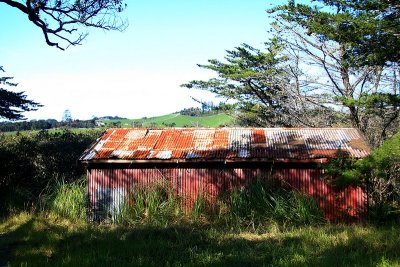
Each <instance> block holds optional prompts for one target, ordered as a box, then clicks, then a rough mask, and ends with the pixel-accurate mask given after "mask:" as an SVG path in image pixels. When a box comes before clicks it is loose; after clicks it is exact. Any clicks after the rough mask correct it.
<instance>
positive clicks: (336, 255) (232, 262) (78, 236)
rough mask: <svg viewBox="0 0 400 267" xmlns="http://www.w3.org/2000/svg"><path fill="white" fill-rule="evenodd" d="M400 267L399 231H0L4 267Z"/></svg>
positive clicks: (35, 221)
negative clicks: (257, 232)
mask: <svg viewBox="0 0 400 267" xmlns="http://www.w3.org/2000/svg"><path fill="white" fill-rule="evenodd" d="M7 263H8V266H118V267H122V266H400V229H399V227H397V226H396V227H383V228H377V227H373V226H355V225H348V226H344V225H325V226H320V227H303V228H298V229H292V230H290V229H289V230H285V231H279V230H278V229H277V228H276V227H275V228H273V227H272V228H271V230H270V231H268V232H265V233H260V234H253V233H248V232H244V233H235V232H234V231H232V230H229V231H227V230H221V229H219V228H215V227H212V226H210V225H191V224H190V223H180V224H179V225H175V226H168V227H158V228H157V227H152V226H143V225H142V226H135V227H133V226H131V227H123V226H118V227H117V226H110V225H98V224H86V223H83V222H81V223H72V222H71V221H68V220H65V219H60V218H57V217H54V216H45V215H40V216H33V215H30V214H26V213H21V214H19V215H16V216H13V217H11V218H9V219H7V220H4V221H2V222H1V223H0V266H3V265H7Z"/></svg>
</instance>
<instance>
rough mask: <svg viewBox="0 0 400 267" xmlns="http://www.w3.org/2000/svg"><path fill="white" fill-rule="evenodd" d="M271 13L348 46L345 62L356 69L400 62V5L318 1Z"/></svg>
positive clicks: (373, 0)
mask: <svg viewBox="0 0 400 267" xmlns="http://www.w3.org/2000/svg"><path fill="white" fill-rule="evenodd" d="M313 2H314V5H312V6H311V5H307V4H296V3H295V1H294V0H290V1H289V2H288V4H286V5H282V6H278V7H276V8H273V9H271V10H269V11H270V12H272V13H273V12H276V11H279V12H281V18H283V19H285V20H286V21H290V22H294V23H296V24H299V25H301V26H302V27H303V28H304V29H306V30H307V33H308V34H316V35H318V36H319V37H320V38H321V39H325V40H333V41H336V42H338V43H341V44H345V45H344V51H343V52H344V54H343V59H344V60H346V62H347V63H349V64H353V65H358V66H360V65H370V66H371V65H385V64H390V63H393V62H396V63H399V60H400V4H399V3H398V1H384V0H356V1H354V0H316V1H313Z"/></svg>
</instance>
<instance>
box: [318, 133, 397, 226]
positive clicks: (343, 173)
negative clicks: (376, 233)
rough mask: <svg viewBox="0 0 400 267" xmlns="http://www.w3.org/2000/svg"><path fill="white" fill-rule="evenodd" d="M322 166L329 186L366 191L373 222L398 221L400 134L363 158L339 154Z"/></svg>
mask: <svg viewBox="0 0 400 267" xmlns="http://www.w3.org/2000/svg"><path fill="white" fill-rule="evenodd" d="M323 167H324V168H325V169H326V170H327V171H326V175H327V177H329V179H330V180H329V182H331V184H332V185H334V186H338V187H343V186H348V185H350V184H351V185H360V186H363V187H364V188H365V189H366V190H367V193H368V200H369V202H368V203H369V214H370V219H371V221H372V222H378V223H385V222H390V221H397V222H400V133H398V134H396V135H394V136H393V137H392V138H391V139H389V140H386V141H385V142H384V143H383V144H382V146H380V147H378V148H377V149H375V150H374V151H373V152H372V153H371V155H370V156H368V157H366V158H364V159H362V160H355V159H352V158H349V157H347V156H346V155H342V156H341V157H339V158H337V159H334V160H332V161H331V162H330V163H329V164H327V165H324V166H323Z"/></svg>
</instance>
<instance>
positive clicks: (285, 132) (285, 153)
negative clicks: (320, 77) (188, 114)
mask: <svg viewBox="0 0 400 267" xmlns="http://www.w3.org/2000/svg"><path fill="white" fill-rule="evenodd" d="M339 150H341V151H343V152H344V153H348V154H349V155H350V156H352V157H356V158H362V157H365V156H367V155H368V154H369V147H368V145H367V144H366V143H365V141H364V140H363V138H362V136H361V135H360V133H359V132H358V131H357V130H356V129H352V128H217V129H210V128H168V129H155V130H151V129H140V128H130V129H120V128H118V129H109V130H107V131H106V132H105V133H104V134H103V136H102V137H101V138H100V139H99V140H98V141H97V142H96V144H95V145H93V146H92V147H91V148H90V149H88V150H87V151H86V152H85V153H84V154H83V155H82V157H81V158H80V160H82V161H95V160H106V159H126V160H149V161H151V160H175V159H177V160H178V159H184V160H192V159H196V160H210V159H241V160H246V159H272V160H275V159H289V160H290V159H318V158H331V157H335V156H336V155H337V153H338V151H339Z"/></svg>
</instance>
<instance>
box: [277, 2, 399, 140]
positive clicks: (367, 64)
mask: <svg viewBox="0 0 400 267" xmlns="http://www.w3.org/2000/svg"><path fill="white" fill-rule="evenodd" d="M316 2H318V3H317V4H316V5H314V6H310V5H305V4H295V2H294V1H289V3H288V4H287V5H282V6H277V7H275V8H273V9H271V10H270V12H271V13H272V14H274V16H275V22H274V23H273V27H274V29H275V31H276V35H277V36H278V38H279V40H280V41H281V42H284V43H285V44H286V45H287V47H288V48H289V49H287V50H289V51H296V53H295V54H296V55H299V57H300V58H301V59H300V60H301V61H302V62H303V64H306V65H308V67H309V69H310V70H312V71H313V72H314V73H315V75H320V79H317V80H314V81H311V82H308V86H310V85H311V86H314V87H316V86H318V87H319V90H321V91H325V92H327V93H328V95H329V97H330V101H331V102H332V104H334V105H337V106H342V107H343V108H344V109H345V112H346V113H348V116H349V121H350V122H351V124H352V126H353V127H356V128H358V129H360V130H361V131H362V132H363V133H364V134H365V135H366V137H367V139H368V141H369V142H370V144H371V145H373V146H377V145H379V144H381V143H382V141H383V140H385V139H386V138H387V137H388V136H391V135H393V134H394V133H396V132H397V129H398V127H399V125H400V124H399V123H400V122H399V115H400V85H399V81H398V80H399V74H400V73H399V70H400V69H399V66H398V63H397V62H395V61H393V60H394V58H389V57H388V56H385V53H386V52H387V51H389V50H393V49H394V50H395V49H397V48H396V47H397V45H398V44H396V45H394V44H392V42H391V41H389V39H387V40H386V41H384V40H385V38H383V39H382V40H380V42H382V44H380V46H381V49H382V51H381V52H379V51H378V50H375V51H373V50H374V49H375V48H373V49H372V50H371V51H370V52H371V53H369V54H366V53H363V52H362V49H364V48H363V47H364V46H357V45H356V43H359V42H361V41H360V40H361V39H362V38H366V39H368V38H369V39H368V40H372V39H371V38H375V37H374V36H375V35H374V34H378V33H379V34H381V35H384V36H389V35H390V36H391V37H390V38H397V37H396V35H395V34H394V33H393V32H392V33H391V34H389V30H388V28H390V26H388V24H387V23H386V22H385V21H386V17H387V16H389V15H388V14H389V13H390V14H392V13H393V12H392V11H387V12H383V13H382V12H381V13H379V12H378V11H377V12H375V13H374V12H372V13H368V12H366V11H365V10H366V8H367V6H368V5H366V4H365V3H361V2H357V1H355V2H354V3H353V4H352V3H351V2H350V1H316ZM356 2H357V3H356ZM364 2H370V4H371V5H372V4H374V5H375V6H376V5H377V3H378V2H379V1H364ZM372 2H373V3H372ZM321 4H326V5H321ZM370 7H371V6H370ZM357 8H358V9H360V10H358V11H357V10H356V9H357ZM362 8H365V10H364V11H362V10H361V9H362ZM385 23H386V24H385ZM372 24H374V25H375V26H374V27H372V26H371V25H372ZM384 24H385V25H386V26H384ZM378 26H379V27H381V28H382V29H381V30H378V29H377V28H376V27H378ZM383 28H385V29H386V32H385V31H384V30H383ZM368 29H369V33H368V34H367V30H368ZM391 29H392V30H393V27H392V28H391ZM368 36H369V37H368ZM367 37H368V38H367ZM387 38H389V37H387ZM391 40H392V39H391ZM383 45H384V46H383ZM385 47H386V48H385ZM389 47H390V49H389ZM385 49H386V50H385ZM384 50H385V51H384ZM384 58H386V59H385V60H383V59H384Z"/></svg>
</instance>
